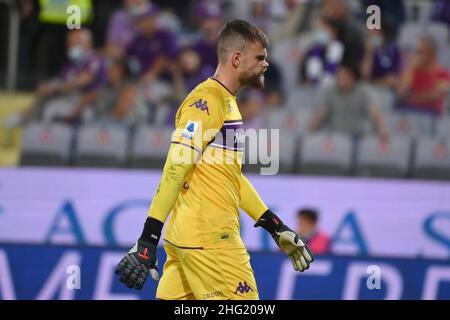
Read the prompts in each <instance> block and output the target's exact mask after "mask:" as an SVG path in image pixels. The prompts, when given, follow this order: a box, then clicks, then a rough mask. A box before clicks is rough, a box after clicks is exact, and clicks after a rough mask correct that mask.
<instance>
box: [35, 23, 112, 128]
mask: <svg viewBox="0 0 450 320" xmlns="http://www.w3.org/2000/svg"><path fill="white" fill-rule="evenodd" d="M66 46H67V56H68V58H69V62H68V63H67V64H66V65H65V66H64V67H63V68H62V70H61V72H60V74H59V76H58V77H57V78H56V79H52V80H50V81H46V82H43V83H40V84H39V85H38V87H37V95H38V97H39V98H40V99H39V100H40V102H41V103H39V104H38V105H41V106H40V107H39V108H42V107H43V106H45V105H46V104H47V102H48V101H49V99H50V98H55V97H61V96H62V97H63V99H64V97H65V96H71V95H74V94H75V95H77V97H78V99H76V101H77V102H76V103H75V104H71V105H67V107H66V108H63V107H61V108H58V106H57V105H56V104H55V105H53V106H52V107H53V108H54V109H55V110H54V111H52V112H50V113H51V114H53V115H54V116H55V117H57V118H62V119H64V120H66V121H72V120H75V119H78V118H79V117H80V115H81V112H82V111H83V109H84V108H86V107H87V106H89V105H92V104H93V103H95V102H96V100H97V98H98V93H99V90H100V89H102V88H103V87H104V86H105V85H106V82H107V70H106V64H105V61H104V59H103V58H101V57H100V56H99V55H98V54H97V53H96V52H95V51H94V49H93V41H92V34H91V32H90V31H89V30H88V29H81V30H73V31H70V32H69V33H68V34H67V43H66ZM78 95H79V96H78ZM49 107H50V106H49ZM35 111H38V112H40V111H41V110H35Z"/></svg>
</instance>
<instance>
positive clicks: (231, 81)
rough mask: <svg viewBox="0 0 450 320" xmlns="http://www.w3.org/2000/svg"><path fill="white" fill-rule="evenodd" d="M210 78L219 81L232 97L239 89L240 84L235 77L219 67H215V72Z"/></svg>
mask: <svg viewBox="0 0 450 320" xmlns="http://www.w3.org/2000/svg"><path fill="white" fill-rule="evenodd" d="M212 78H214V79H216V80H217V81H219V82H220V83H221V84H222V85H223V86H224V87H225V88H226V89H227V90H228V91H230V92H231V93H232V94H233V95H236V93H237V92H238V91H239V88H240V87H241V83H240V82H239V79H238V78H237V76H235V75H233V74H231V73H230V72H227V70H225V69H224V68H221V67H220V66H218V67H217V70H216V72H215V73H214V76H213V77H212Z"/></svg>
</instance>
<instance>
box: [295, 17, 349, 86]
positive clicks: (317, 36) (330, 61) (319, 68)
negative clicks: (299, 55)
mask: <svg viewBox="0 0 450 320" xmlns="http://www.w3.org/2000/svg"><path fill="white" fill-rule="evenodd" d="M313 38H314V40H313V41H314V42H313V45H312V47H311V48H310V49H309V50H308V51H307V52H306V54H305V56H304V58H303V59H302V62H301V64H300V72H301V79H302V83H304V84H318V83H319V84H320V83H322V81H323V82H325V83H327V82H328V83H329V80H331V79H333V78H334V75H335V73H336V69H337V67H338V65H339V64H340V63H341V60H342V56H343V54H344V45H343V44H342V42H341V41H340V40H339V39H338V25H337V24H336V22H334V20H331V19H330V18H327V17H321V18H320V19H318V20H317V22H316V26H315V28H314V31H313Z"/></svg>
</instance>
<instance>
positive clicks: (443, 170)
mask: <svg viewBox="0 0 450 320" xmlns="http://www.w3.org/2000/svg"><path fill="white" fill-rule="evenodd" d="M413 175H414V177H415V178H422V179H437V180H440V179H446V180H448V179H450V140H448V137H447V139H442V138H422V139H419V140H418V142H417V146H416V153H415V159H414V171H413Z"/></svg>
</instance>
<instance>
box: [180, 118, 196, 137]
mask: <svg viewBox="0 0 450 320" xmlns="http://www.w3.org/2000/svg"><path fill="white" fill-rule="evenodd" d="M197 128H198V122H196V121H192V120H189V121H188V123H187V124H186V127H185V128H184V130H183V133H182V136H183V137H184V138H186V139H189V140H192V138H193V137H194V135H195V132H196V131H197Z"/></svg>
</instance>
